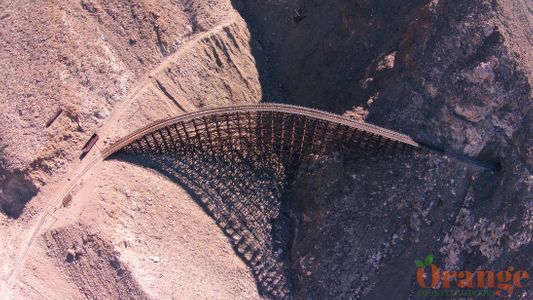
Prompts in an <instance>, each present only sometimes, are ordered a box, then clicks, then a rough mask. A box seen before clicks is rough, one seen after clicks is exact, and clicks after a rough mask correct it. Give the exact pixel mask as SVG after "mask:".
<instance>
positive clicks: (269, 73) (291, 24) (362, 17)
mask: <svg viewBox="0 0 533 300" xmlns="http://www.w3.org/2000/svg"><path fill="white" fill-rule="evenodd" d="M236 2H237V3H238V5H237V7H239V9H240V11H241V12H242V14H243V16H244V17H245V19H246V21H247V22H248V24H249V26H250V28H251V32H252V37H253V38H254V44H253V45H254V48H253V51H254V55H256V58H258V60H259V62H258V66H259V72H260V74H261V79H262V80H261V84H262V85H263V89H264V90H265V91H269V92H268V93H267V92H265V93H264V99H265V100H267V101H268V99H275V100H277V101H283V102H288V103H295V104H299V105H304V106H311V107H319V108H322V109H325V110H329V111H334V112H337V113H340V114H343V113H345V114H348V115H352V116H357V117H360V118H364V119H365V120H366V121H368V122H371V123H375V124H379V125H382V126H384V127H388V128H394V129H396V130H399V131H402V132H405V133H408V134H409V135H411V136H412V137H414V138H415V139H417V140H421V141H424V142H427V143H429V144H432V145H434V146H437V147H439V148H442V149H444V150H445V151H447V152H450V153H456V154H459V155H464V156H467V157H471V158H475V159H478V160H482V161H486V162H493V163H497V162H500V163H501V164H502V166H503V167H502V169H501V171H499V172H489V171H487V170H483V169H479V168H477V167H475V166H472V165H469V164H462V163H459V162H457V161H455V160H454V159H450V158H449V157H448V158H446V157H444V158H442V157H439V156H432V155H429V156H406V157H396V158H394V159H392V160H391V159H386V158H375V160H374V161H371V162H369V161H367V160H365V161H359V160H353V159H351V158H346V157H336V158H331V160H330V161H329V162H326V163H324V164H320V165H319V166H312V167H311V168H309V167H304V168H303V169H302V170H301V174H300V177H299V178H298V179H297V180H296V183H295V186H294V190H293V193H294V194H293V197H294V198H293V199H292V201H293V204H294V205H295V210H296V211H297V212H299V214H300V215H299V217H298V221H297V225H296V227H295V236H296V237H295V240H294V242H293V248H292V257H291V259H292V267H293V271H294V278H293V280H294V282H295V287H296V290H295V292H296V295H297V296H298V297H299V298H302V299H303V298H312V299H313V298H317V299H320V298H330V297H340V298H346V297H351V296H356V297H363V298H365V299H388V298H391V297H400V298H406V297H408V296H409V295H411V296H413V293H414V292H415V291H416V288H415V285H416V281H415V270H416V268H415V265H414V260H415V259H417V258H419V257H424V256H425V255H427V254H428V253H434V255H435V257H436V258H438V263H439V264H440V265H442V266H445V267H447V268H448V269H477V268H481V269H503V268H505V267H506V266H508V265H512V266H520V267H522V268H524V269H530V268H531V266H532V265H531V264H532V262H531V260H530V259H528V256H529V255H528V253H529V252H531V238H532V236H531V230H532V229H533V228H532V223H531V211H532V209H533V198H532V197H531V190H532V188H533V175H532V174H531V171H532V167H533V165H532V164H533V148H532V145H533V144H532V141H533V140H532V137H533V135H532V134H531V133H532V129H533V127H532V124H533V119H532V118H533V116H532V113H533V110H532V100H533V97H532V82H533V77H532V71H533V57H532V55H531V53H533V38H532V37H533V16H532V13H531V12H532V11H533V5H532V4H531V2H528V1H514V2H512V3H511V2H508V1H482V0H480V1H445V0H441V1H438V0H435V1H409V2H406V1H364V0H361V1H329V2H328V3H327V4H326V3H323V2H320V1H305V2H304V1H264V2H263V3H262V4H260V5H256V4H250V3H249V2H246V1H236ZM370 237H372V238H370ZM406 275H407V276H406ZM522 293H527V292H526V291H522ZM522 295H526V294H522ZM515 296H516V295H515ZM524 297H525V296H524Z"/></svg>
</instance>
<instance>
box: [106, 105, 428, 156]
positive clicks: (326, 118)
mask: <svg viewBox="0 0 533 300" xmlns="http://www.w3.org/2000/svg"><path fill="white" fill-rule="evenodd" d="M239 114H240V117H239ZM250 114H254V120H253V121H254V122H256V121H257V116H259V115H261V114H272V115H274V114H277V115H278V116H279V120H278V121H281V122H283V121H284V120H286V119H287V118H291V117H292V118H295V117H298V118H301V119H306V120H312V121H314V122H317V121H318V122H322V123H323V124H327V125H326V126H329V127H330V128H335V127H337V128H338V127H340V126H342V127H344V128H347V129H350V130H352V131H357V132H361V133H366V134H369V135H370V136H373V137H374V138H375V139H379V140H382V141H390V142H393V143H398V144H402V145H406V146H409V147H414V148H418V147H420V145H419V144H418V143H417V142H416V141H415V140H413V139H412V138H411V137H409V136H407V135H404V134H401V133H398V132H394V131H392V130H388V129H385V128H382V127H379V126H375V125H371V124H368V123H364V122H358V121H355V120H352V119H350V118H347V117H343V116H340V115H335V114H332V113H328V112H324V111H320V110H316V109H311V108H305V107H300V106H294V105H287V104H249V105H239V106H228V107H218V108H212V109H206V110H202V111H196V112H192V113H188V114H184V115H180V116H176V117H171V118H168V119H163V120H160V121H156V122H155V123H153V124H150V125H149V126H146V127H144V128H140V129H138V130H136V131H134V132H132V133H131V134H129V135H127V136H125V137H124V138H122V139H121V140H119V141H117V142H115V143H114V144H113V145H111V146H109V147H108V148H106V149H104V150H103V152H102V156H103V157H104V158H106V157H109V156H111V155H113V154H114V153H116V152H118V151H121V150H123V149H124V148H126V147H128V146H130V145H131V144H132V143H134V142H136V141H140V140H142V139H143V138H145V137H146V136H148V135H150V134H152V135H153V133H154V132H158V131H161V130H162V129H165V128H169V127H171V126H172V125H175V124H189V125H190V122H193V123H194V120H198V121H199V122H201V121H202V120H205V119H206V118H209V119H211V118H213V117H214V118H216V121H215V122H219V121H220V117H222V119H223V117H224V116H235V115H237V118H238V119H239V118H240V119H241V122H240V123H243V124H246V123H248V124H249V123H250V122H251V120H250ZM237 123H238V125H237V127H238V128H237V130H238V131H241V130H247V129H249V128H244V127H245V126H244V125H239V122H238V121H237ZM193 125H194V127H195V128H194V130H193V131H191V132H190V133H191V134H194V135H195V136H202V135H205V136H208V137H209V135H211V134H215V133H214V132H211V133H210V132H209V130H210V129H209V128H211V127H209V126H207V125H206V126H204V127H203V128H202V129H203V130H205V131H206V132H199V131H198V130H197V129H196V124H193ZM215 125H216V127H217V128H218V127H219V124H218V123H216V124H215ZM228 126H229V125H228ZM293 126H294V124H293ZM304 126H305V125H304ZM176 130H177V129H176ZM184 130H186V129H184ZM232 130H233V129H232ZM282 130H284V129H283V128H282ZM291 130H294V129H291ZM182 133H185V134H187V135H188V134H189V133H186V132H184V131H183V132H182ZM326 133H327V132H324V134H323V136H326ZM330 133H333V132H330ZM178 134H179V132H178ZM272 134H274V133H272ZM292 134H294V133H292ZM215 135H216V134H215ZM304 135H305V128H304ZM281 136H282V137H283V134H282V135H281ZM348 136H349V135H348ZM278 137H279V136H278ZM293 138H294V137H293ZM302 139H303V137H302ZM165 140H166V139H165V138H162V139H159V140H158V141H157V142H161V144H163V143H164V142H165ZM154 141H155V140H154ZM173 142H174V144H176V141H175V140H174V139H173ZM148 144H149V143H148Z"/></svg>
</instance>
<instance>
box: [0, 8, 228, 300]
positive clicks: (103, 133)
mask: <svg viewBox="0 0 533 300" xmlns="http://www.w3.org/2000/svg"><path fill="white" fill-rule="evenodd" d="M236 20H237V16H236V15H234V16H233V17H232V18H230V19H229V20H227V21H226V22H224V23H222V24H219V25H217V26H215V27H213V28H212V29H210V30H208V31H206V32H203V33H200V34H197V35H195V36H192V37H191V38H190V39H189V40H188V41H186V42H185V43H184V44H183V46H182V47H180V48H179V49H178V50H177V51H176V52H174V53H172V54H171V55H169V56H168V57H166V58H165V59H164V60H163V61H162V62H161V63H160V64H159V65H158V66H157V67H156V68H154V69H152V70H151V71H150V72H149V73H148V74H146V75H145V76H143V77H142V78H141V79H140V80H138V82H137V83H136V84H135V85H134V87H133V88H132V90H131V92H130V93H129V95H128V97H127V98H126V99H125V100H124V101H122V102H121V103H119V104H118V105H117V106H116V108H115V109H114V110H113V112H112V113H111V115H110V117H109V118H108V120H106V122H105V123H104V124H103V126H102V127H101V128H99V129H98V130H97V134H98V135H99V137H100V138H99V140H98V142H97V143H96V144H95V146H94V147H93V149H92V151H91V152H90V153H89V154H88V155H87V156H86V157H84V158H83V160H81V161H79V162H77V163H74V166H73V168H72V170H71V171H70V172H69V173H68V174H67V175H66V176H65V177H64V179H63V180H61V181H59V182H58V183H56V184H54V185H53V186H50V187H49V188H47V189H45V190H44V191H43V192H42V194H43V197H44V198H45V199H50V201H49V202H48V205H47V207H46V208H45V209H44V210H43V212H42V213H41V214H40V215H39V216H36V219H37V220H38V221H37V222H36V223H35V225H33V226H31V227H29V228H27V229H26V230H25V231H24V232H23V233H22V235H24V236H28V238H27V239H25V240H24V241H23V243H22V244H21V246H20V249H19V251H18V253H19V255H18V257H17V259H16V262H15V268H14V269H13V270H12V272H11V274H10V275H9V279H8V281H7V284H6V285H5V286H4V287H3V288H2V290H1V291H0V299H10V298H11V291H12V289H13V286H14V284H15V282H16V281H17V276H18V274H19V272H20V270H21V269H22V268H23V266H24V263H25V258H26V256H27V254H28V252H29V251H30V249H31V247H32V245H33V244H34V242H35V239H36V237H37V236H38V235H39V234H40V233H43V232H44V231H45V230H46V229H47V228H49V227H50V226H51V225H52V224H53V223H54V222H56V221H57V220H58V219H57V218H56V217H55V216H54V213H55V212H56V210H58V209H59V208H61V206H62V203H63V201H64V198H65V197H66V196H67V195H68V194H69V193H71V191H72V190H73V189H75V188H76V186H78V185H79V184H80V181H82V179H83V178H84V177H87V176H88V174H89V173H90V171H91V170H93V169H94V168H95V167H96V166H98V165H99V163H101V162H102V161H103V160H104V159H105V157H103V156H102V150H103V149H104V148H105V147H106V144H107V141H108V140H109V139H110V135H111V133H112V130H113V128H114V127H115V126H118V124H117V123H118V121H119V118H120V117H121V116H123V115H124V113H125V110H126V108H127V107H128V106H129V105H130V104H131V103H132V101H133V100H134V99H136V97H137V96H138V95H139V94H140V93H141V92H142V91H143V90H144V89H146V88H147V86H148V85H150V84H154V85H155V84H156V83H155V81H156V80H157V79H155V75H156V74H157V73H158V72H160V71H162V70H164V69H165V68H167V67H168V65H169V64H170V63H171V62H173V61H175V60H176V59H178V58H179V57H181V56H183V55H185V54H187V52H188V51H189V50H191V48H192V47H193V46H194V45H195V44H196V43H198V41H201V40H202V39H204V38H206V37H209V36H212V35H216V34H217V33H218V32H220V31H222V30H224V29H225V28H227V27H228V26H230V25H232V24H234V23H235V22H236ZM159 94H160V96H161V97H164V98H168V96H167V95H165V94H164V93H163V92H161V93H159ZM168 100H170V99H168ZM189 109H191V110H192V109H194V107H187V108H185V109H184V107H182V106H180V104H178V103H176V109H175V113H176V114H179V113H183V112H187V111H188V110H189ZM45 225H48V226H45Z"/></svg>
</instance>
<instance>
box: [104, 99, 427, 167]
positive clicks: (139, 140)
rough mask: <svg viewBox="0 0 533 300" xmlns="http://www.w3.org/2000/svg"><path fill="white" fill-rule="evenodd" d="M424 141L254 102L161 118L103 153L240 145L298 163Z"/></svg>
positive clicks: (218, 151) (222, 150)
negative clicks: (321, 157)
mask: <svg viewBox="0 0 533 300" xmlns="http://www.w3.org/2000/svg"><path fill="white" fill-rule="evenodd" d="M419 147H420V146H419V144H418V143H417V142H415V141H414V140H413V139H411V138H410V137H408V136H406V135H404V134H400V133H397V132H394V131H391V130H387V129H384V128H381V127H378V126H374V125H370V124H367V123H363V122H357V121H354V120H352V119H350V118H347V117H343V116H339V115H335V114H331V113H327V112H323V111H319V110H314V109H309V108H304V107H298V106H292V105H284V104H253V105H241V106H230V107H221V108H213V109H207V110H202V111H197V112H193V113H188V114H184V115H180V116H177V117H173V118H169V119H166V120H161V121H158V122H156V123H154V124H151V125H149V126H147V127H145V128H142V129H140V130H137V131H135V132H133V133H131V134H130V135H128V136H126V137H124V138H123V139H121V140H120V141H118V142H116V143H115V144H113V145H112V146H111V147H109V148H108V149H106V150H104V153H103V156H104V157H107V156H110V155H112V154H113V153H115V152H119V151H121V152H125V153H131V154H141V153H145V154H146V153H161V154H165V153H166V154H170V153H173V154H177V155H181V154H186V153H190V152H195V153H204V154H208V155H214V156H224V155H226V154H227V153H230V152H234V151H239V152H240V153H242V154H243V155H247V154H252V153H254V154H259V155H261V156H264V155H276V156H277V157H278V158H279V159H280V160H281V161H283V162H290V163H298V162H301V161H305V160H307V159H309V158H311V157H316V156H322V155H327V154H329V153H332V152H335V151H349V152H353V151H358V152H369V151H370V152H376V151H377V152H383V153H394V152H396V151H408V150H414V149H416V148H419Z"/></svg>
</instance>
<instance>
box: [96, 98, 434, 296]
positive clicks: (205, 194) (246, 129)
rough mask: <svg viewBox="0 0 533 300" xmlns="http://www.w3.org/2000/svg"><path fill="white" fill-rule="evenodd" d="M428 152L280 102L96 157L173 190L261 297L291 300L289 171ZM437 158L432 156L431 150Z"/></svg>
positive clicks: (186, 122)
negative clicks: (332, 161) (166, 182)
mask: <svg viewBox="0 0 533 300" xmlns="http://www.w3.org/2000/svg"><path fill="white" fill-rule="evenodd" d="M424 148H426V149H427V148H428V147H427V145H424V144H422V143H418V142H416V141H414V140H413V139H411V138H410V137H408V136H406V135H403V134H400V133H397V132H394V131H391V130H387V129H384V128H381V127H378V126H373V125H370V124H366V123H363V122H357V121H354V120H352V119H349V118H346V117H342V116H339V115H335V114H331V113H327V112H323V111H318V110H314V109H309V108H303V107H297V106H291V105H283V104H254V105H241V106H231V107H221V108H213V109H207V110H203V111H197V112H193V113H188V114H184V115H180V116H177V117H173V118H169V119H165V120H161V121H158V122H155V123H154V124H151V125H150V126H147V127H145V128H142V129H139V130H137V131H135V132H133V133H131V134H130V135H128V136H126V137H125V138H123V139H121V140H119V141H118V142H116V143H114V144H113V145H112V146H110V147H109V148H107V149H106V150H104V151H103V153H102V154H103V157H109V156H111V155H113V154H115V153H116V154H117V155H115V156H114V157H115V158H117V159H121V160H125V161H128V162H132V163H136V164H141V165H144V166H145V167H150V168H153V169H155V170H156V171H158V172H160V173H161V174H163V175H165V176H167V177H168V178H169V179H170V180H172V181H174V182H176V183H177V184H179V185H180V186H181V187H183V188H184V189H185V190H186V191H187V192H188V193H189V194H190V195H191V196H192V197H193V199H194V200H195V201H196V202H197V203H198V204H199V205H200V206H201V207H202V208H203V209H204V211H205V212H206V213H207V214H208V215H210V216H211V217H212V218H213V220H214V221H215V222H216V223H217V225H218V226H219V227H220V228H221V230H222V231H223V232H224V234H225V235H226V237H227V238H228V240H229V241H230V242H231V243H232V245H233V248H234V250H235V252H236V254H237V255H239V256H240V257H241V259H242V260H243V261H244V262H245V263H246V264H247V265H248V266H249V268H250V270H251V272H252V274H253V275H254V278H255V280H256V283H257V287H258V291H259V292H260V293H261V294H262V295H264V296H266V297H267V298H272V299H277V298H291V290H292V283H291V282H292V280H291V278H292V277H291V272H290V270H291V268H290V266H291V264H293V263H294V262H291V260H290V256H289V255H288V254H287V253H289V251H288V249H289V250H290V244H291V241H292V234H293V232H292V231H291V226H292V225H291V224H292V222H293V218H292V217H291V209H290V207H291V204H290V202H291V201H285V200H288V198H290V188H288V187H289V186H290V182H291V181H292V179H291V178H292V177H291V176H292V175H294V173H291V170H296V169H297V168H296V165H298V164H299V163H302V162H305V161H310V160H317V159H320V158H321V157H324V156H327V155H328V154H332V153H336V152H343V153H354V154H356V155H357V157H359V158H362V159H365V157H366V155H370V156H376V155H379V156H383V157H393V155H394V154H397V153H399V152H407V151H417V150H418V149H424ZM433 150H438V149H433ZM441 152H442V151H441Z"/></svg>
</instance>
